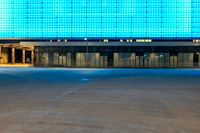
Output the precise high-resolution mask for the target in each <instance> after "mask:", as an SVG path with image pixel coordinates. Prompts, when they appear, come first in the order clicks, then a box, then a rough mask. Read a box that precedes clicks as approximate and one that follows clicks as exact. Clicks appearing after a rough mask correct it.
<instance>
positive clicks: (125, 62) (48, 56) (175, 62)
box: [0, 42, 200, 68]
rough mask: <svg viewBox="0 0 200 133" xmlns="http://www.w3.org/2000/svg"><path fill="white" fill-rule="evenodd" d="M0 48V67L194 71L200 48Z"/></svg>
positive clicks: (53, 44)
mask: <svg viewBox="0 0 200 133" xmlns="http://www.w3.org/2000/svg"><path fill="white" fill-rule="evenodd" d="M19 45H20V47H17V48H16V46H15V47H13V45H9V46H10V47H6V46H8V45H6V44H4V45H1V51H0V52H1V53H0V55H1V58H0V59H1V61H0V64H6V63H7V64H9V63H10V64H16V63H22V64H32V65H34V66H35V67H69V68H192V67H194V68H198V67H200V45H199V43H192V42H181V43H180V42H164V43H163V42H155V43H110V42H107V43H104V42H99V43H96V42H73V43H72V42H70V43H69V42H22V43H20V44H19Z"/></svg>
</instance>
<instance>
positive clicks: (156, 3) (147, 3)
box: [0, 0, 200, 38]
mask: <svg viewBox="0 0 200 133" xmlns="http://www.w3.org/2000/svg"><path fill="white" fill-rule="evenodd" d="M199 14H200V0H0V38H62V37H64V38H84V37H91V38H101V37H102V38H117V37H118V38H198V37H200V15H199Z"/></svg>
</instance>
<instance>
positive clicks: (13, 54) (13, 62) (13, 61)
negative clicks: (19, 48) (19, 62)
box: [11, 48, 15, 64]
mask: <svg viewBox="0 0 200 133" xmlns="http://www.w3.org/2000/svg"><path fill="white" fill-rule="evenodd" d="M11 58H12V62H11V63H12V64H15V48H12V55H11Z"/></svg>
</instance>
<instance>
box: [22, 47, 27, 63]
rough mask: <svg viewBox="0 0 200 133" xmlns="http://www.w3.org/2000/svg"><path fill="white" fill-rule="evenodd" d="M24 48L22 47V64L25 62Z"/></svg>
mask: <svg viewBox="0 0 200 133" xmlns="http://www.w3.org/2000/svg"><path fill="white" fill-rule="evenodd" d="M25 56H26V50H25V49H22V64H25V63H26V57H25Z"/></svg>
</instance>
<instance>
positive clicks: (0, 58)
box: [0, 45, 2, 64]
mask: <svg viewBox="0 0 200 133" xmlns="http://www.w3.org/2000/svg"><path fill="white" fill-rule="evenodd" d="M1 60H2V57H1V45H0V64H1Z"/></svg>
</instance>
